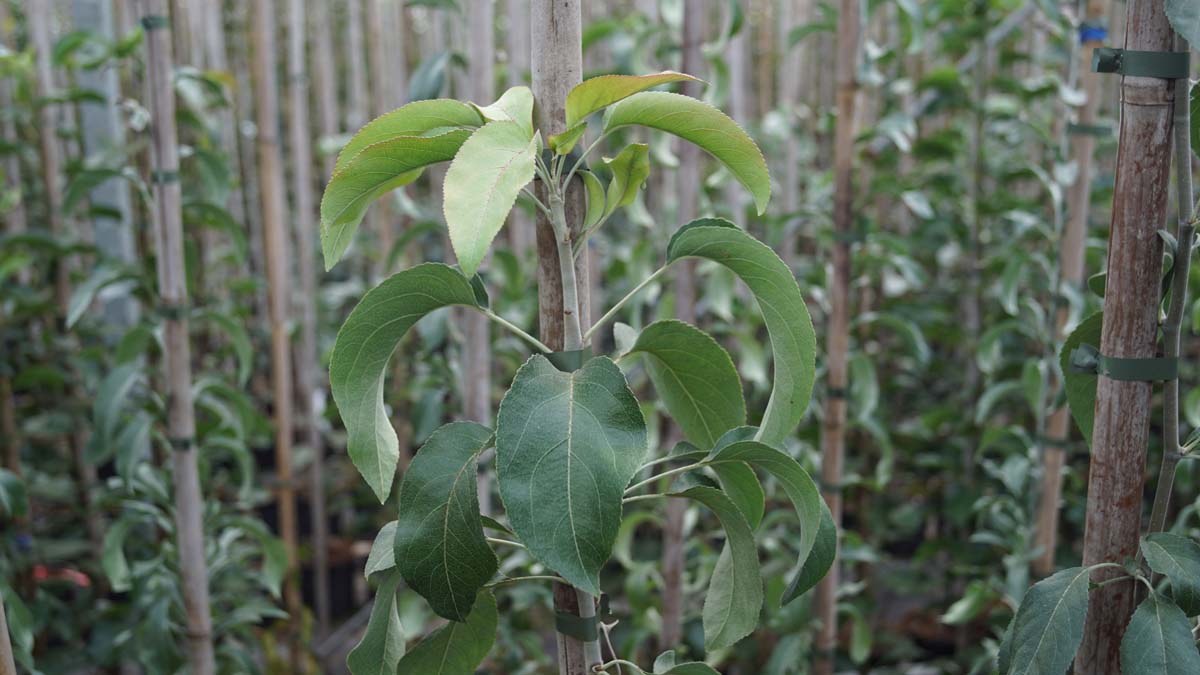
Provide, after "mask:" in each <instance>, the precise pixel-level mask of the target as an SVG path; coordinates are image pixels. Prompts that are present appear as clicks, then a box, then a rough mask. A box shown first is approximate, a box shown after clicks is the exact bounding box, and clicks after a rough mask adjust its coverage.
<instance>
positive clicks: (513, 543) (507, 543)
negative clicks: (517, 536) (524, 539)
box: [484, 537, 525, 548]
mask: <svg viewBox="0 0 1200 675" xmlns="http://www.w3.org/2000/svg"><path fill="white" fill-rule="evenodd" d="M484 539H487V540H488V542H489V543H492V544H496V545H498V546H513V547H515V548H525V544H522V543H521V542H519V541H512V540H510V539H499V538H497V537H484Z"/></svg>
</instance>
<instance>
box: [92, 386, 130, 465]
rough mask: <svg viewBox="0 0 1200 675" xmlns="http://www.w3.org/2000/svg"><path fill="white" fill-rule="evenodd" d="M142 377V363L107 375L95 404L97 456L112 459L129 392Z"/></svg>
mask: <svg viewBox="0 0 1200 675" xmlns="http://www.w3.org/2000/svg"><path fill="white" fill-rule="evenodd" d="M141 375H142V366H141V364H139V363H126V364H124V365H120V366H117V367H116V368H114V369H112V371H110V372H109V373H108V375H105V376H104V380H103V381H101V382H100V388H99V389H98V390H97V391H96V400H95V401H93V402H92V426H93V430H94V433H95V435H94V437H93V439H92V451H93V452H94V454H95V456H96V457H105V458H106V457H109V456H110V455H111V454H112V452H113V451H114V450H115V448H114V447H113V446H112V445H111V444H112V443H113V440H114V438H115V437H116V435H117V430H118V428H119V427H120V422H121V412H122V409H123V408H124V406H125V401H126V399H128V398H129V392H130V391H132V390H133V386H134V385H135V384H137V382H138V379H139V378H140V377H141Z"/></svg>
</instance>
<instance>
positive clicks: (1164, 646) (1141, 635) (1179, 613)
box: [1121, 592, 1200, 675]
mask: <svg viewBox="0 0 1200 675" xmlns="http://www.w3.org/2000/svg"><path fill="white" fill-rule="evenodd" d="M1121 672H1122V673H1123V674H1124V675H1194V673H1200V651H1197V650H1196V638H1195V637H1194V636H1193V635H1192V624H1191V622H1190V621H1188V618H1187V616H1186V615H1185V614H1184V613H1183V610H1181V609H1179V608H1178V607H1176V606H1175V603H1173V602H1171V600H1170V599H1169V598H1165V597H1163V596H1162V595H1159V594H1158V593H1155V592H1151V593H1150V594H1149V595H1148V596H1146V599H1145V600H1143V601H1142V604H1140V605H1138V608H1137V610H1136V611H1135V612H1134V613H1133V617H1132V618H1131V619H1130V620H1129V627H1128V628H1126V629H1125V636H1124V637H1123V638H1121Z"/></svg>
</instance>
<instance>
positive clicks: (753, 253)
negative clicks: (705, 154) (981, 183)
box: [631, 94, 817, 522]
mask: <svg viewBox="0 0 1200 675" xmlns="http://www.w3.org/2000/svg"><path fill="white" fill-rule="evenodd" d="M639 95H640V94H639ZM631 100H632V99H631ZM687 257H697V258H705V259H708V260H712V261H714V262H717V263H720V264H721V265H724V266H725V267H727V268H729V269H730V270H731V271H732V272H733V273H734V274H736V275H737V276H738V277H739V278H741V280H742V281H743V282H744V283H745V284H746V285H747V286H748V287H749V288H750V292H751V293H753V294H754V298H755V300H756V301H757V302H758V306H759V309H760V310H761V311H762V313H763V318H764V320H765V322H766V325H767V333H768V335H769V337H770V340H771V349H772V351H773V353H774V357H775V378H774V379H775V382H774V386H773V388H772V390H771V398H770V400H769V401H768V402H767V409H766V412H765V413H764V414H763V419H762V424H761V425H760V427H759V432H758V440H760V441H762V442H764V443H766V444H767V445H772V446H779V445H782V444H783V442H784V439H786V438H787V437H788V436H790V435H791V433H792V432H793V431H794V430H795V429H796V426H797V425H799V424H800V420H801V419H803V417H804V412H805V410H806V409H807V408H808V402H809V397H810V396H811V395H812V387H813V378H814V376H815V372H816V358H817V356H816V355H817V336H816V333H815V332H814V331H813V325H812V319H811V318H810V317H809V315H808V307H807V305H805V303H804V296H803V295H802V294H801V293H800V287H799V286H798V285H797V284H796V279H795V277H794V276H792V272H791V270H789V269H788V267H787V265H785V264H784V262H783V261H782V260H780V259H779V256H778V255H776V254H775V252H774V251H772V250H771V249H770V248H769V247H768V246H766V245H765V244H763V243H762V242H759V241H758V240H756V239H755V238H754V237H752V236H750V235H749V234H747V233H746V232H744V231H742V230H741V229H740V228H738V227H737V226H736V225H734V224H733V223H731V222H729V221H727V220H723V219H720V218H705V219H701V220H694V221H692V222H690V223H688V224H687V225H684V226H683V227H681V228H680V229H679V230H678V231H677V232H676V233H675V235H674V236H672V237H671V241H670V243H669V244H668V245H667V262H668V263H673V262H675V261H677V260H680V259H682V258H687ZM814 522H816V521H815V520H814Z"/></svg>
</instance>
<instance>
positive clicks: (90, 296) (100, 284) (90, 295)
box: [67, 263, 137, 328]
mask: <svg viewBox="0 0 1200 675" xmlns="http://www.w3.org/2000/svg"><path fill="white" fill-rule="evenodd" d="M135 278H137V274H136V273H134V272H133V271H132V270H129V269H125V268H122V267H118V266H114V265H110V264H106V263H101V264H100V265H97V266H96V267H95V268H94V269H93V270H92V273H91V274H90V275H88V278H87V279H84V280H83V282H82V283H80V284H78V285H77V286H75V288H74V289H72V291H71V298H70V301H69V302H68V303H67V328H71V327H73V326H74V325H75V324H76V323H77V322H78V321H79V319H80V318H81V317H82V316H83V314H84V312H86V311H87V309H88V307H90V306H91V304H92V301H93V300H95V299H96V296H97V295H98V294H99V293H100V291H101V290H103V289H104V288H105V287H107V286H111V285H113V284H115V283H117V282H120V281H125V280H128V279H135Z"/></svg>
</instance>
